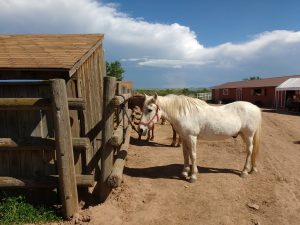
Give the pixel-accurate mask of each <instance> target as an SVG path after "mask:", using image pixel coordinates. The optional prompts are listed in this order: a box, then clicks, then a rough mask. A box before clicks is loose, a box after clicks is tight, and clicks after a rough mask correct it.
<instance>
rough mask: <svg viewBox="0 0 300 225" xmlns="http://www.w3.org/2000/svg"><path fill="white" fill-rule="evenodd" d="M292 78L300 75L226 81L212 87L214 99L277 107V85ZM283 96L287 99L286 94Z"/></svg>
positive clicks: (216, 100)
mask: <svg viewBox="0 0 300 225" xmlns="http://www.w3.org/2000/svg"><path fill="white" fill-rule="evenodd" d="M290 78H300V75H292V76H282V77H271V78H264V79H259V80H243V81H236V82H228V83H224V84H221V85H218V86H214V87H212V88H211V90H212V100H213V101H214V102H215V103H219V102H222V103H229V102H233V101H248V102H252V103H254V104H256V105H258V106H261V107H269V108H272V107H273V108H275V106H276V98H275V95H276V87H278V86H279V85H280V84H282V83H283V82H285V81H286V80H288V79H290ZM282 98H284V99H285V98H286V96H285V95H284V96H282Z"/></svg>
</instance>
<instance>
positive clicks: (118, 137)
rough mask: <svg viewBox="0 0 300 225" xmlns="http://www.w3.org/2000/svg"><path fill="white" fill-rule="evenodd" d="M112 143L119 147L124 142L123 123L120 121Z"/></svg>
mask: <svg viewBox="0 0 300 225" xmlns="http://www.w3.org/2000/svg"><path fill="white" fill-rule="evenodd" d="M109 142H110V144H111V145H112V146H114V147H119V146H120V145H121V144H122V143H123V123H120V124H119V126H118V127H117V129H116V130H114V132H113V135H112V137H111V139H110V141H109Z"/></svg>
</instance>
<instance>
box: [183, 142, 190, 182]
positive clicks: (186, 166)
mask: <svg viewBox="0 0 300 225" xmlns="http://www.w3.org/2000/svg"><path fill="white" fill-rule="evenodd" d="M182 153H183V160H184V165H183V170H182V173H181V174H182V176H183V177H184V178H187V177H188V176H189V172H190V162H189V149H188V146H187V144H186V142H183V144H182Z"/></svg>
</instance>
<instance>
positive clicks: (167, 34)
mask: <svg viewBox="0 0 300 225" xmlns="http://www.w3.org/2000/svg"><path fill="white" fill-rule="evenodd" d="M0 32H1V33H104V34H105V46H106V49H107V51H106V54H114V58H116V59H122V61H123V62H127V63H133V64H135V65H139V66H140V67H147V68H149V67H151V68H155V67H156V68H164V69H166V68H171V69H180V70H184V69H186V68H191V67H192V68H194V69H197V70H198V71H199V74H201V72H203V71H204V72H205V74H214V75H215V76H220V75H219V74H223V73H224V70H228V71H229V70H231V74H237V73H238V72H239V73H242V72H243V73H244V74H245V73H249V74H253V73H257V72H259V73H262V72H266V73H269V72H270V71H272V69H274V68H276V69H277V70H278V71H279V72H282V71H283V72H284V71H286V72H285V73H288V72H291V71H300V64H299V63H294V62H296V61H298V59H299V58H300V32H299V31H286V30H276V31H270V32H264V33H261V34H258V35H256V36H253V37H252V38H251V39H250V40H248V41H246V42H243V43H237V44H234V43H224V44H221V45H218V46H215V47H211V48H206V47H205V46H203V45H202V44H201V43H200V42H199V41H198V40H197V36H196V34H195V33H194V32H193V31H192V30H190V28H189V27H187V26H182V25H180V24H178V23H173V24H161V23H149V22H147V21H145V20H143V19H142V18H132V17H130V16H129V15H127V14H125V13H122V12H120V10H119V8H118V5H116V4H104V3H103V2H101V1H95V0H0ZM145 55H147V57H145ZM285 68H288V69H286V70H285ZM170 74H171V73H170ZM183 74H184V73H182V74H181V75H180V76H184V75H183ZM195 74H196V73H195ZM170 76H171V75H170ZM243 76H245V75H243Z"/></svg>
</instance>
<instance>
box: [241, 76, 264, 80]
mask: <svg viewBox="0 0 300 225" xmlns="http://www.w3.org/2000/svg"><path fill="white" fill-rule="evenodd" d="M260 79H261V78H260V77H259V76H251V77H248V78H245V79H243V80H260Z"/></svg>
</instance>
